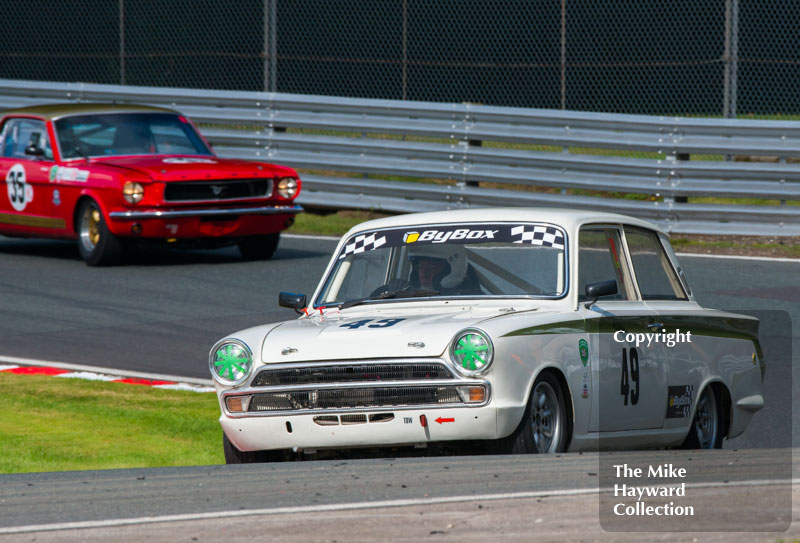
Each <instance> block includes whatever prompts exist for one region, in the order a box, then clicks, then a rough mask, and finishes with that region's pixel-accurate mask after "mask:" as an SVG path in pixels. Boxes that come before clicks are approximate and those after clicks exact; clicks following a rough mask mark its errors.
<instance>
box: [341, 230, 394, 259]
mask: <svg viewBox="0 0 800 543" xmlns="http://www.w3.org/2000/svg"><path fill="white" fill-rule="evenodd" d="M385 244H386V236H381V237H379V238H377V239H376V238H375V234H361V235H358V236H356V238H355V239H354V240H353V241H352V242H351V243H348V244H347V245H345V246H344V252H343V253H342V254H341V256H340V257H339V259H340V260H341V259H342V258H344V257H346V256H347V255H354V254H358V253H363V252H365V251H374V250H375V249H377V248H378V247H380V246H381V245H385Z"/></svg>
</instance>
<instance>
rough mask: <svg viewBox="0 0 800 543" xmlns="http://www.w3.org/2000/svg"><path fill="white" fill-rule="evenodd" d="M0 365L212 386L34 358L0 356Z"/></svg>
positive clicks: (200, 381) (205, 382)
mask: <svg viewBox="0 0 800 543" xmlns="http://www.w3.org/2000/svg"><path fill="white" fill-rule="evenodd" d="M0 364H11V365H16V366H39V367H52V368H59V369H62V370H70V371H87V372H92V373H100V374H105V375H119V376H120V377H135V378H137V379H148V380H151V381H176V382H178V383H190V384H193V385H203V386H209V387H210V386H214V383H213V382H212V381H211V379H198V378H197V377H179V376H177V375H163V374H161V373H144V372H139V371H126V370H118V369H115V368H101V367H99V366H84V365H82V364H68V363H66V362H54V361H52V360H37V359H34V358H16V357H13V356H2V355H0Z"/></svg>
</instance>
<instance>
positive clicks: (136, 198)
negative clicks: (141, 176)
mask: <svg viewBox="0 0 800 543" xmlns="http://www.w3.org/2000/svg"><path fill="white" fill-rule="evenodd" d="M122 197H123V198H125V201H126V202H128V203H129V204H138V203H139V202H141V201H142V198H144V187H143V186H142V185H140V184H139V183H136V182H134V181H126V182H125V184H124V185H123V186H122Z"/></svg>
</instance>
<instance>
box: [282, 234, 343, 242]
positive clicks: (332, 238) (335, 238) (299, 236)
mask: <svg viewBox="0 0 800 543" xmlns="http://www.w3.org/2000/svg"><path fill="white" fill-rule="evenodd" d="M281 236H284V237H287V238H296V239H324V240H326V241H339V240H340V239H342V238H341V236H319V235H313V234H281Z"/></svg>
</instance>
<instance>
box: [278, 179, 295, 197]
mask: <svg viewBox="0 0 800 543" xmlns="http://www.w3.org/2000/svg"><path fill="white" fill-rule="evenodd" d="M278 194H280V195H281V198H294V195H295V194H297V179H295V178H294V177H282V178H281V179H279V180H278Z"/></svg>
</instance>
